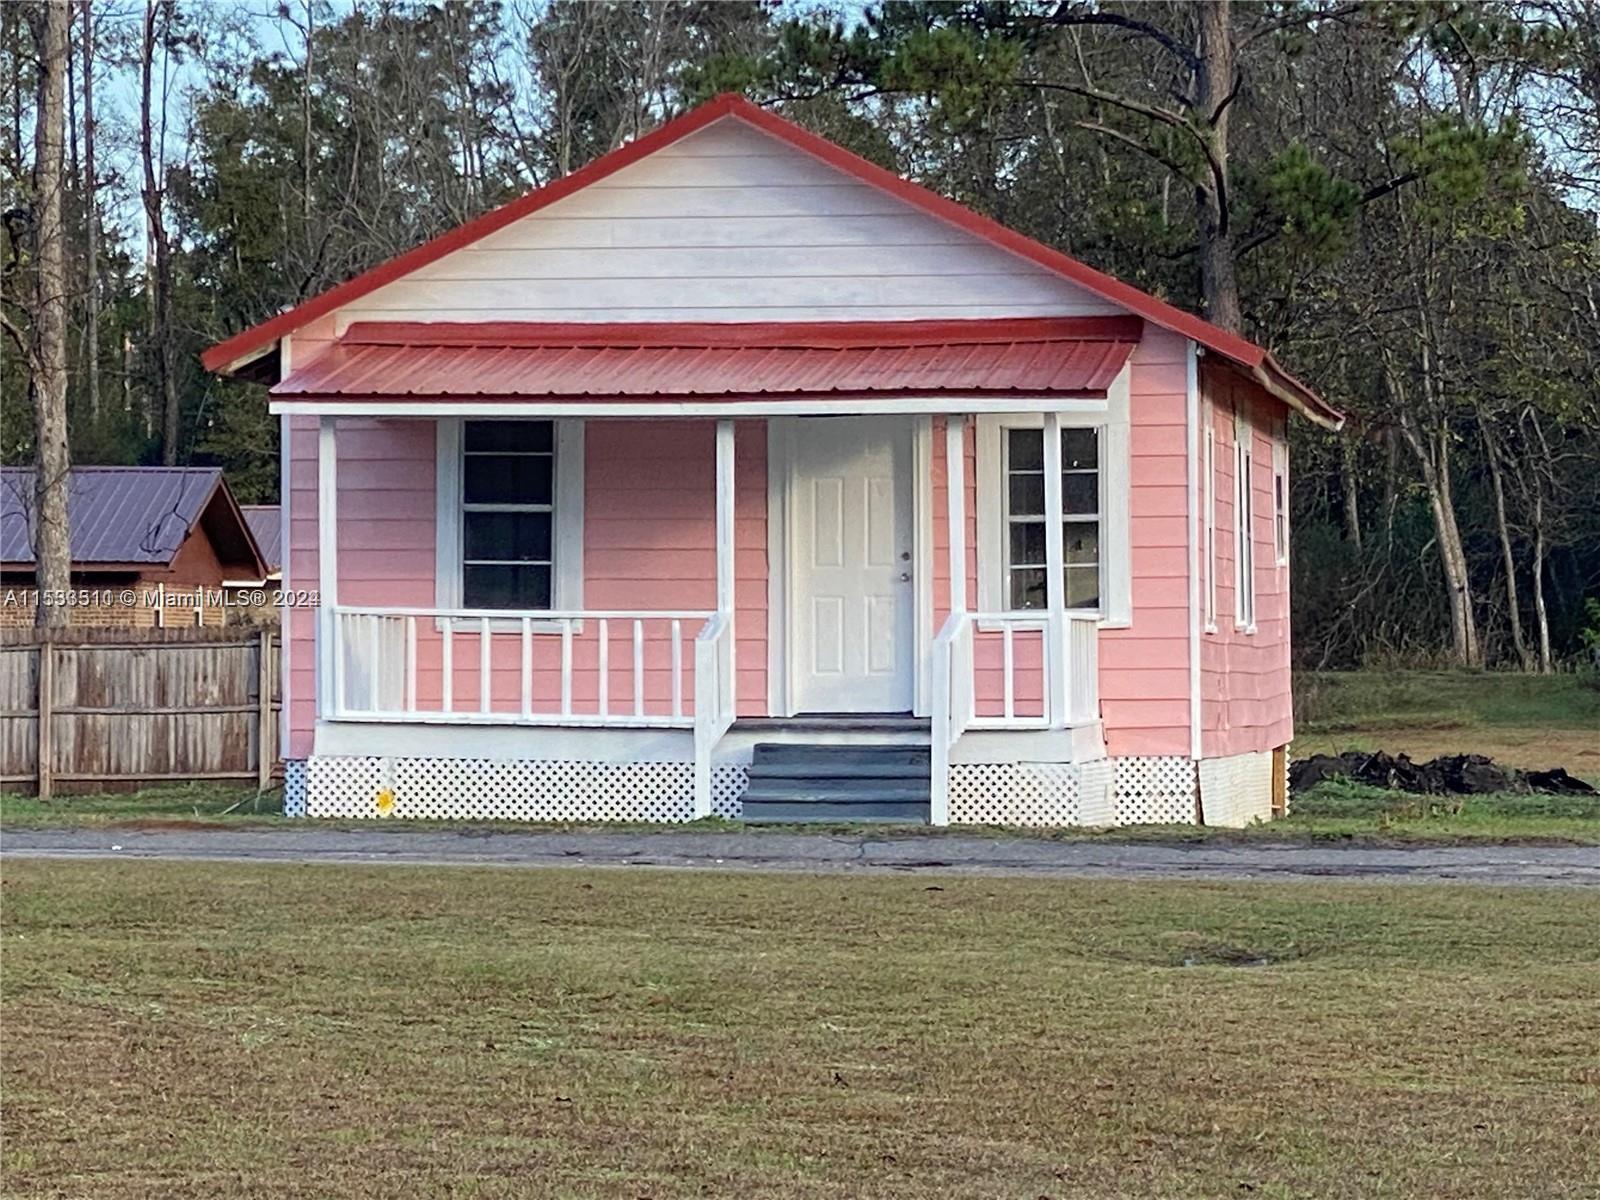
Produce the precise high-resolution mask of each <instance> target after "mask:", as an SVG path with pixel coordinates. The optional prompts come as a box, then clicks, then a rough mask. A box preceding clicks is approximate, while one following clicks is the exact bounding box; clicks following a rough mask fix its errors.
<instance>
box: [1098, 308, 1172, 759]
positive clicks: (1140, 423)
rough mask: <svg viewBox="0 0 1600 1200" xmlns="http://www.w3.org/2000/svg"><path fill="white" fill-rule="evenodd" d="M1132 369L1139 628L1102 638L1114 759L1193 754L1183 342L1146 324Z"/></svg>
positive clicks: (1104, 705) (1103, 705) (1103, 702)
mask: <svg viewBox="0 0 1600 1200" xmlns="http://www.w3.org/2000/svg"><path fill="white" fill-rule="evenodd" d="M1129 367H1130V371H1131V374H1130V377H1129V396H1128V403H1129V424H1130V429H1129V456H1130V460H1129V474H1130V486H1131V489H1132V490H1131V494H1130V506H1129V509H1130V541H1131V544H1132V556H1133V624H1132V625H1131V627H1129V628H1127V629H1107V630H1104V631H1103V632H1102V633H1101V635H1100V712H1101V715H1102V717H1103V718H1104V719H1105V731H1106V746H1107V750H1108V752H1109V753H1111V754H1113V755H1122V754H1183V755H1187V754H1188V753H1189V636H1190V634H1189V564H1188V558H1189V538H1188V511H1189V499H1188V460H1187V452H1188V434H1187V427H1188V407H1187V406H1188V374H1187V371H1188V366H1187V343H1186V342H1185V340H1184V339H1183V338H1181V337H1179V336H1178V335H1176V334H1173V333H1168V332H1166V331H1165V330H1161V329H1157V328H1155V327H1154V326H1146V327H1145V336H1144V340H1143V341H1142V342H1141V343H1140V344H1139V347H1138V348H1137V349H1136V350H1135V351H1134V353H1133V357H1132V358H1131V359H1130V360H1129Z"/></svg>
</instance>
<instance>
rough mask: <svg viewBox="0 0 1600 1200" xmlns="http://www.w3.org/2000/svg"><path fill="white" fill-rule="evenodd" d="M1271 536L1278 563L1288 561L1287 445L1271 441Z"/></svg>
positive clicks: (1281, 563) (1282, 442)
mask: <svg viewBox="0 0 1600 1200" xmlns="http://www.w3.org/2000/svg"><path fill="white" fill-rule="evenodd" d="M1272 538H1273V548H1274V549H1275V550H1276V551H1277V560H1278V565H1279V566H1280V567H1281V566H1283V565H1284V564H1286V563H1287V562H1288V561H1289V445H1288V443H1287V442H1285V441H1274V442H1273V443H1272Z"/></svg>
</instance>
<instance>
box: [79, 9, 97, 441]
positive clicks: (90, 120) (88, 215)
mask: <svg viewBox="0 0 1600 1200" xmlns="http://www.w3.org/2000/svg"><path fill="white" fill-rule="evenodd" d="M95 187H96V180H95V177H94V17H93V15H92V13H91V12H90V9H89V0H83V209H84V255H83V266H84V290H83V309H84V323H83V336H84V350H83V357H84V363H85V365H86V366H87V368H88V370H87V372H86V374H87V377H88V380H87V382H88V391H89V416H90V417H91V418H92V419H93V420H96V421H98V420H99V419H100V202H99V200H98V199H97V198H96V196H95Z"/></svg>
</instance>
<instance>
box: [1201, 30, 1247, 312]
mask: <svg viewBox="0 0 1600 1200" xmlns="http://www.w3.org/2000/svg"><path fill="white" fill-rule="evenodd" d="M1230 2H1231V0H1201V3H1200V5H1199V12H1200V22H1199V45H1198V47H1197V56H1198V58H1199V70H1198V72H1197V73H1196V79H1195V84H1196V91H1197V96H1196V99H1197V101H1198V103H1197V104H1196V108H1197V110H1198V115H1199V117H1200V122H1199V128H1200V130H1201V131H1202V133H1203V136H1204V140H1205V141H1206V143H1207V146H1206V153H1207V155H1208V157H1209V158H1210V163H1209V164H1208V168H1209V176H1210V177H1209V179H1208V180H1207V181H1206V182H1205V183H1202V184H1199V185H1197V187H1196V189H1195V203H1196V204H1197V206H1198V208H1199V211H1200V288H1201V293H1202V294H1203V296H1204V297H1205V305H1206V317H1207V318H1208V319H1209V320H1210V321H1211V322H1212V324H1214V325H1220V326H1222V328H1224V329H1231V330H1233V331H1235V332H1237V331H1238V330H1239V329H1241V328H1242V327H1243V325H1244V315H1243V306H1242V305H1241V304H1240V303H1239V280H1238V276H1237V274H1236V273H1235V266H1236V264H1235V261H1234V247H1233V228H1232V225H1231V223H1230V221H1229V214H1228V204H1229V201H1230V199H1231V198H1230V196H1229V194H1228V119H1229V109H1230V108H1231V107H1232V103H1233V98H1234V94H1235V91H1236V89H1237V86H1238V79H1237V74H1236V70H1235V67H1234V46H1233V22H1232V14H1231V11H1230Z"/></svg>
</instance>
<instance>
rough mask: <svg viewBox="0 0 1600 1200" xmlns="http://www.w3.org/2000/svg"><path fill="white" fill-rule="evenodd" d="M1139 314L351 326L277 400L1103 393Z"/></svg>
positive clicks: (1136, 332) (1139, 325) (1139, 324)
mask: <svg viewBox="0 0 1600 1200" xmlns="http://www.w3.org/2000/svg"><path fill="white" fill-rule="evenodd" d="M1143 325H1144V323H1143V321H1142V320H1140V319H1139V318H1138V317H1062V318H1028V319H1014V320H992V321H866V322H793V323H789V322H743V323H741V322H727V323H671V322H651V323H644V324H625V325H617V324H592V325H589V324H565V323H563V324H547V323H539V322H490V323H477V324H466V323H461V324H453V323H442V322H441V323H433V322H362V323H357V324H354V325H351V326H350V328H349V330H348V331H346V333H345V335H344V337H343V338H342V339H341V340H340V342H339V343H338V345H336V346H334V347H333V348H332V349H330V350H329V351H327V352H326V353H325V354H323V355H321V356H320V357H318V358H317V359H315V360H313V361H312V362H311V363H309V364H307V365H306V366H304V367H302V368H300V369H299V370H297V371H295V372H294V373H292V374H291V375H290V376H289V377H288V378H287V379H285V380H283V381H282V382H281V383H279V384H278V385H277V386H276V387H274V388H273V389H272V394H273V395H274V396H301V397H340V398H348V397H356V396H360V397H394V396H415V397H450V396H460V397H467V396H501V397H511V396H518V397H523V396H528V397H532V396H537V397H560V398H565V399H590V400H605V399H620V398H647V397H681V396H698V397H722V396H727V397H733V396H752V395H762V396H771V395H784V396H802V395H819V394H827V395H863V394H883V393H892V394H897V395H906V394H936V393H944V392H949V393H959V394H962V395H973V394H978V395H983V394H1018V395H1073V396H1100V395H1104V393H1105V390H1106V389H1107V388H1108V387H1109V386H1110V385H1111V381H1112V380H1113V379H1115V378H1116V375H1117V372H1118V371H1120V370H1121V369H1122V364H1123V363H1125V362H1126V361H1127V359H1128V355H1129V354H1131V353H1132V352H1133V348H1134V346H1136V345H1137V344H1138V342H1139V338H1140V335H1141V333H1142V330H1143Z"/></svg>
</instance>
